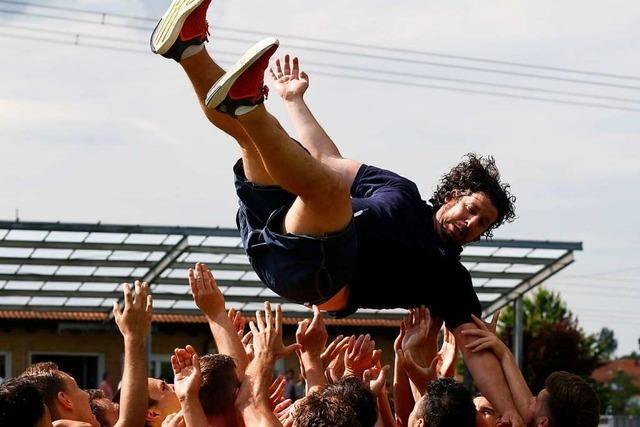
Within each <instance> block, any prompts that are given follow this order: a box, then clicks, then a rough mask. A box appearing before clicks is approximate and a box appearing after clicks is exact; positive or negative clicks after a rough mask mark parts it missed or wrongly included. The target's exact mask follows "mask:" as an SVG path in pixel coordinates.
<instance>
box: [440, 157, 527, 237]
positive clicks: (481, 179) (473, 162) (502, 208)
mask: <svg viewBox="0 0 640 427" xmlns="http://www.w3.org/2000/svg"><path fill="white" fill-rule="evenodd" d="M455 190H457V191H458V192H462V193H463V194H467V195H469V194H472V193H484V194H486V195H487V197H489V199H490V200H491V203H493V205H494V206H495V208H496V210H497V211H498V218H497V219H496V221H495V222H494V223H493V224H491V225H490V226H489V228H487V230H486V231H485V232H484V233H483V236H485V237H487V238H491V237H493V230H495V229H496V228H498V227H500V226H501V225H502V224H504V223H505V222H513V220H514V219H515V218H516V212H515V202H516V197H515V196H514V195H513V194H511V185H509V184H508V183H506V182H501V181H500V172H499V171H498V167H497V166H496V161H495V159H494V158H493V157H492V156H487V157H482V156H478V155H476V154H475V153H469V154H467V155H466V156H465V158H464V160H463V161H461V162H460V163H458V164H457V165H456V166H454V167H453V168H452V169H451V170H450V171H449V172H448V173H447V174H446V175H443V176H442V179H441V180H440V183H439V184H438V187H437V188H436V191H435V192H434V193H433V196H432V197H431V199H430V200H429V202H431V204H432V205H433V207H434V209H436V210H437V209H439V208H440V207H441V206H442V205H444V204H445V199H446V198H447V197H451V194H452V193H453V191H455Z"/></svg>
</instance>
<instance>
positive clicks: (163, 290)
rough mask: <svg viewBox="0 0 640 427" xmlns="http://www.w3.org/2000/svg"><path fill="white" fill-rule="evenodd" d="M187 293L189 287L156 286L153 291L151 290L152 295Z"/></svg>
mask: <svg viewBox="0 0 640 427" xmlns="http://www.w3.org/2000/svg"><path fill="white" fill-rule="evenodd" d="M189 292H190V290H189V287H188V286H186V285H156V287H155V289H153V290H152V294H153V293H159V294H177V295H184V294H186V293H189Z"/></svg>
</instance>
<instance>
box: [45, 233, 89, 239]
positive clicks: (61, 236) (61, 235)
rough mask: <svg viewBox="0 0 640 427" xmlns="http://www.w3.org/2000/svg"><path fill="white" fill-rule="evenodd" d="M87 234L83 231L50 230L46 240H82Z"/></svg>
mask: <svg viewBox="0 0 640 427" xmlns="http://www.w3.org/2000/svg"><path fill="white" fill-rule="evenodd" d="M88 234H89V233H87V232H84V231H82V232H80V231H52V232H51V234H49V236H47V242H82V241H83V240H84V239H85V238H86V237H87V235H88Z"/></svg>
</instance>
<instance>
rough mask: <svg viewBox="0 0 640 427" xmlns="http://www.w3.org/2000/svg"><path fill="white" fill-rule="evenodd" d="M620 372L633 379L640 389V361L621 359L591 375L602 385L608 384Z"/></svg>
mask: <svg viewBox="0 0 640 427" xmlns="http://www.w3.org/2000/svg"><path fill="white" fill-rule="evenodd" d="M618 371H623V372H624V373H626V374H627V375H629V376H630V377H631V378H633V384H634V385H635V386H636V387H640V361H638V360H633V359H620V360H614V361H612V362H609V363H607V364H606V365H604V366H601V367H599V368H598V369H596V370H595V371H593V372H592V373H591V378H593V379H594V380H596V381H598V382H601V383H608V382H610V381H611V380H612V379H613V376H614V375H615V374H616V372H618Z"/></svg>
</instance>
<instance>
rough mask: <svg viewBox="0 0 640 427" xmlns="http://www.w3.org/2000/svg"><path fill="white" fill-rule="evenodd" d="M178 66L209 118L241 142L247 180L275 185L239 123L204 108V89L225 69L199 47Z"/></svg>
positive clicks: (220, 75) (207, 88) (205, 92)
mask: <svg viewBox="0 0 640 427" xmlns="http://www.w3.org/2000/svg"><path fill="white" fill-rule="evenodd" d="M180 65H182V68H183V69H184V71H185V72H186V73H187V76H188V77H189V80H191V84H192V85H193V88H194V90H195V92H196V96H197V98H198V103H199V104H200V108H201V109H202V111H203V112H204V114H205V115H206V116H207V118H208V119H209V121H210V122H211V123H213V125H214V126H216V127H217V128H218V129H220V130H222V131H223V132H225V133H227V134H228V135H231V136H232V137H233V138H234V139H235V140H236V141H237V142H238V144H239V145H240V148H241V150H242V161H243V164H244V171H245V174H246V176H247V179H248V180H249V181H251V182H254V183H256V184H263V185H272V184H275V181H274V180H273V178H272V177H271V176H270V175H269V173H268V172H267V171H266V169H265V167H264V164H263V163H262V158H261V157H260V154H259V152H258V150H257V149H256V147H255V145H254V144H253V141H252V140H251V138H250V137H249V135H248V134H247V132H246V131H245V130H244V128H243V127H242V125H241V124H240V122H239V121H238V120H236V119H234V118H232V117H230V116H228V115H226V114H222V113H220V112H218V111H216V110H214V109H211V108H207V106H206V105H204V99H205V97H206V95H207V91H208V90H209V88H211V86H213V84H214V83H215V82H216V81H217V80H218V79H219V78H220V77H222V75H224V70H223V69H222V68H220V67H219V66H218V64H216V63H215V62H214V61H213V59H212V58H211V56H209V53H208V52H207V50H206V49H202V51H201V52H199V53H197V54H195V55H192V56H190V57H188V58H186V59H184V60H182V61H181V62H180Z"/></svg>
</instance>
